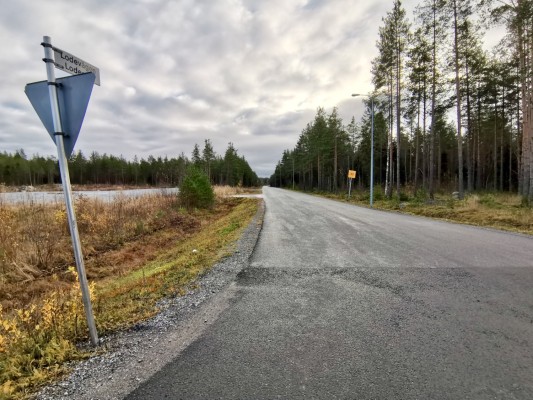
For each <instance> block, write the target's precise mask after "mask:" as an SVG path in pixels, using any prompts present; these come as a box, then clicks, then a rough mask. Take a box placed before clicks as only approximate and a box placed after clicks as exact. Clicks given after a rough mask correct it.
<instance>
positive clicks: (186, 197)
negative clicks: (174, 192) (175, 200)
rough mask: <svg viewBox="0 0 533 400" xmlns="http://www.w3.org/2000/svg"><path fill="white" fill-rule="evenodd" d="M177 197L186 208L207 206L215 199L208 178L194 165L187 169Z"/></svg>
mask: <svg viewBox="0 0 533 400" xmlns="http://www.w3.org/2000/svg"><path fill="white" fill-rule="evenodd" d="M179 197H180V201H181V203H182V204H183V205H184V206H185V207H187V208H209V207H211V206H212V205H213V203H214V201H215V193H214V192H213V188H212V187H211V183H210V182H209V178H208V177H207V175H206V174H205V173H204V172H203V171H202V170H200V169H199V168H196V167H191V168H189V169H188V170H187V173H186V174H185V178H184V179H183V181H182V183H181V186H180V192H179Z"/></svg>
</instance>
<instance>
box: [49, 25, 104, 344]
mask: <svg viewBox="0 0 533 400" xmlns="http://www.w3.org/2000/svg"><path fill="white" fill-rule="evenodd" d="M42 45H43V46H44V57H45V58H44V61H45V63H46V73H47V78H48V93H49V95H50V104H51V107H52V119H53V123H54V131H55V139H56V146H57V157H58V160H59V170H60V173H61V182H62V183H63V192H64V193H65V203H66V206H67V215H68V223H69V227H70V235H71V237H72V247H73V248H74V258H75V259H76V269H77V270H78V279H79V281H80V288H81V295H82V299H83V306H84V309H85V317H86V318H87V326H88V328H89V335H90V338H91V343H92V344H93V345H95V346H96V345H97V344H98V332H97V331H96V324H95V322H94V316H93V309H92V305H91V296H90V292H89V284H88V282H87V275H86V273H85V266H84V264H83V254H82V251H81V243H80V237H79V234H78V225H77V223H76V215H75V213H74V206H73V201H72V188H71V187H70V176H69V172H68V164H67V157H66V154H65V147H64V144H63V136H64V134H65V133H64V132H63V127H62V126H61V117H60V111H59V103H58V99H57V87H56V86H57V84H56V78H55V73H54V50H53V48H52V40H51V39H50V37H49V36H44V37H43V43H42Z"/></svg>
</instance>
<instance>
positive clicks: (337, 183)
mask: <svg viewBox="0 0 533 400" xmlns="http://www.w3.org/2000/svg"><path fill="white" fill-rule="evenodd" d="M498 25H499V26H502V25H504V26H505V31H506V35H505V36H504V37H503V39H502V40H501V41H500V43H499V44H498V45H497V46H495V48H493V49H492V50H490V51H488V50H485V49H484V47H483V43H484V40H485V39H484V32H486V31H487V30H488V29H490V28H491V27H494V26H498ZM376 46H377V50H378V52H377V54H378V55H377V56H376V58H375V59H374V60H373V62H372V65H371V70H370V74H371V76H372V82H373V85H374V90H373V92H372V93H369V94H365V95H357V96H358V97H360V98H361V100H358V99H357V97H356V98H354V99H353V101H363V102H364V104H365V108H366V111H365V113H364V115H363V117H362V120H361V121H357V122H356V121H355V119H352V120H351V121H350V122H349V123H347V124H345V123H344V122H343V121H342V119H341V118H340V117H339V116H338V112H337V109H336V108H333V110H332V111H331V113H329V114H328V113H327V112H326V111H325V110H324V109H323V108H319V109H318V110H317V112H316V115H315V117H314V119H313V121H310V122H309V123H308V124H307V126H306V127H305V128H304V129H303V130H302V132H301V134H300V136H299V139H298V141H297V143H296V146H295V147H294V148H293V149H292V150H286V151H284V152H283V155H282V158H281V160H280V161H279V162H278V164H277V166H276V170H275V173H274V174H273V175H272V176H271V178H270V184H271V185H272V186H284V187H298V188H300V189H303V190H320V191H332V192H337V191H339V190H344V189H345V188H346V185H347V173H348V170H350V169H351V170H356V171H357V179H356V184H357V185H359V187H361V188H366V187H368V186H369V183H370V171H371V168H370V161H371V154H372V151H371V150H372V144H371V143H372V137H373V139H374V141H373V143H374V147H373V154H374V177H373V178H374V179H373V182H374V184H375V185H376V187H378V188H381V190H382V191H383V193H384V194H385V195H386V196H387V197H389V198H390V197H392V196H393V195H394V196H398V197H400V194H401V192H402V191H411V192H412V193H417V192H420V191H423V193H425V195H426V196H427V197H429V198H433V196H434V194H435V192H437V191H450V192H451V191H456V192H457V193H458V196H459V197H460V198H463V196H464V194H465V192H467V193H468V192H473V191H509V192H514V193H519V194H520V195H522V196H523V198H524V199H525V201H526V202H527V203H528V204H529V205H531V204H532V202H533V143H532V141H533V125H532V119H533V81H532V78H533V1H531V0H512V1H498V2H496V1H473V0H425V1H424V2H422V3H420V4H419V5H418V6H417V7H416V10H415V13H414V16H413V18H412V19H411V20H410V19H408V17H407V15H406V11H405V9H404V7H403V6H402V3H401V1H399V0H395V1H394V2H393V4H392V9H391V10H390V11H389V12H388V13H387V14H386V15H385V16H384V17H383V19H382V23H381V26H380V28H379V37H378V38H377V41H376ZM354 96H355V95H354ZM372 127H373V129H372ZM372 132H373V135H372Z"/></svg>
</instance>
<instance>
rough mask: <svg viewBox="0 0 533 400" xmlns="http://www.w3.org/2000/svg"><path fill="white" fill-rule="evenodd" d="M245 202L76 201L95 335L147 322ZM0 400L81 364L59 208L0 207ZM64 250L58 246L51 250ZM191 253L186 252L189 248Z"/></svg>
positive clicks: (212, 251) (214, 256) (216, 252)
mask: <svg viewBox="0 0 533 400" xmlns="http://www.w3.org/2000/svg"><path fill="white" fill-rule="evenodd" d="M257 206H258V201H257V200H252V199H233V198H227V199H226V198H223V199H220V198H219V199H217V202H216V205H215V207H214V208H213V209H210V210H193V211H190V212H189V211H185V210H184V209H182V208H180V207H179V205H178V203H177V199H176V196H172V195H169V196H166V195H162V194H161V195H155V196H150V197H147V198H137V199H126V198H123V199H118V200H117V201H115V202H114V203H111V204H108V203H101V202H98V201H95V200H89V199H87V198H85V199H83V198H82V199H81V200H79V201H78V202H77V203H76V209H77V215H78V223H79V227H80V236H81V238H82V242H83V248H84V252H85V259H86V263H85V264H86V267H87V273H88V277H89V281H90V284H91V293H92V297H93V308H94V312H95V319H96V323H97V328H98V331H99V333H100V334H105V333H106V332H110V331H114V330H116V329H119V328H124V327H127V326H130V325H131V324H133V323H135V322H137V321H139V320H142V319H144V318H147V317H149V316H151V315H153V314H154V313H155V312H157V308H156V302H157V301H158V300H159V299H161V298H162V297H164V296H168V295H181V294H184V293H186V292H187V290H188V288H189V287H190V285H191V284H192V282H194V281H195V280H196V279H197V278H198V277H199V276H201V275H202V274H204V273H205V272H206V271H207V270H208V269H209V268H210V267H211V266H212V265H213V264H214V263H215V262H216V261H217V260H219V259H220V258H221V257H223V256H225V255H227V254H229V253H228V251H229V250H228V246H229V245H231V244H232V243H234V242H235V240H236V239H238V237H239V236H240V235H241V232H242V230H243V229H244V228H245V227H246V225H247V224H248V222H249V221H250V220H251V218H252V217H253V215H255V212H256V210H257ZM0 218H1V221H0V223H2V227H3V228H4V229H2V231H1V232H0V256H1V258H0V268H1V269H0V298H1V303H0V366H2V368H0V399H3V398H23V397H26V396H27V395H28V394H30V393H31V392H32V391H33V390H34V388H35V387H36V386H37V385H40V384H42V383H43V382H46V381H48V380H50V379H53V378H54V377H56V376H58V375H59V374H61V373H62V372H63V371H64V369H63V363H64V362H66V361H68V360H73V359H79V358H82V357H85V356H86V354H85V353H84V352H81V351H80V350H78V349H77V348H76V346H75V343H76V341H78V340H80V339H82V338H86V337H87V328H86V325H85V321H84V315H83V309H82V306H81V299H80V291H79V286H78V283H77V279H76V275H75V273H74V272H73V271H74V269H73V268H72V267H71V265H73V264H74V262H73V259H72V255H71V253H72V250H71V247H70V239H69V232H68V229H67V227H66V221H65V216H64V210H63V208H62V207H61V206H60V205H57V204H55V205H49V206H42V205H36V204H29V205H20V206H6V205H2V206H1V207H0ZM61 246H64V249H63V248H61ZM193 249H195V250H196V251H194V252H193V251H192V250H193Z"/></svg>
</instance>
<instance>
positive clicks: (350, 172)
mask: <svg viewBox="0 0 533 400" xmlns="http://www.w3.org/2000/svg"><path fill="white" fill-rule="evenodd" d="M356 174H357V172H355V171H354V170H352V169H351V170H349V171H348V178H355V175H356Z"/></svg>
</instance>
